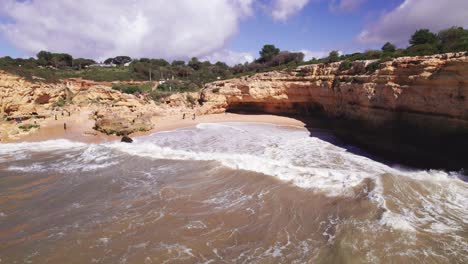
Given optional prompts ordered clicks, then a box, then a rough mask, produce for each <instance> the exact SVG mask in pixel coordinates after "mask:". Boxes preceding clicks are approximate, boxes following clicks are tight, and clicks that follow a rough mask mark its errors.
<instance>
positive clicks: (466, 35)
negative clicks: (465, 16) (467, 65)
mask: <svg viewBox="0 0 468 264" xmlns="http://www.w3.org/2000/svg"><path fill="white" fill-rule="evenodd" d="M437 36H438V38H439V41H440V50H441V51H442V52H458V51H468V30H465V29H463V28H462V27H451V28H448V29H445V30H442V31H440V32H439V34H438V35H437Z"/></svg>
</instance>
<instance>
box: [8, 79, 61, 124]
mask: <svg viewBox="0 0 468 264" xmlns="http://www.w3.org/2000/svg"><path fill="white" fill-rule="evenodd" d="M64 98H66V92H65V85H63V84H57V85H54V84H44V83H31V82H28V81H26V80H24V79H23V78H21V77H18V76H15V75H12V74H8V73H5V72H2V71H0V115H3V116H11V115H15V116H22V115H30V114H31V113H33V112H38V111H42V110H44V109H47V108H50V107H52V106H53V105H54V104H56V103H57V102H58V101H60V100H61V99H62V100H63V99H64Z"/></svg>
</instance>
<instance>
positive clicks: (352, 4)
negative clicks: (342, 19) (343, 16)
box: [330, 0, 366, 12]
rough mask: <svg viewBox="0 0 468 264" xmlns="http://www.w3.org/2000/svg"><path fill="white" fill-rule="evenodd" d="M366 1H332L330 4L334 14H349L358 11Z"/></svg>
mask: <svg viewBox="0 0 468 264" xmlns="http://www.w3.org/2000/svg"><path fill="white" fill-rule="evenodd" d="M365 1H366V0H332V1H331V3H330V10H331V11H333V12H340V11H343V12H347V11H353V10H356V9H357V8H358V7H360V6H361V5H362V4H363V3H364V2H365Z"/></svg>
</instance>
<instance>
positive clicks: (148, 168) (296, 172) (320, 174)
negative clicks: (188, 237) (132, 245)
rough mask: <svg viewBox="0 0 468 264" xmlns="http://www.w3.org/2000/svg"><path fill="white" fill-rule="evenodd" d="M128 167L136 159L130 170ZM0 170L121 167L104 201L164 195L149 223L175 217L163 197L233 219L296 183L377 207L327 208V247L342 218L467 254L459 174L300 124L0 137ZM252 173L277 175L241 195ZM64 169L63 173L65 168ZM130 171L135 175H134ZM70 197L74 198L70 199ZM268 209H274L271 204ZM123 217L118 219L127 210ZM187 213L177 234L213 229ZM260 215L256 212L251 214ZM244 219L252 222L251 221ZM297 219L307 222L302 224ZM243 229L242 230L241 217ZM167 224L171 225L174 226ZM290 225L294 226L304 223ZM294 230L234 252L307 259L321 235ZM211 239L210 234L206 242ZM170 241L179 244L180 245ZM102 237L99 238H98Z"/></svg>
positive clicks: (467, 194) (467, 189)
mask: <svg viewBox="0 0 468 264" xmlns="http://www.w3.org/2000/svg"><path fill="white" fill-rule="evenodd" d="M181 161H183V162H181ZM132 163H135V164H138V165H133V164H132ZM152 164H156V165H154V166H153V165H152ZM161 164H165V165H161ZM127 166H134V167H133V169H130V170H127V169H126V167H127ZM188 167H189V168H191V169H189V170H193V174H194V175H198V174H197V171H199V172H200V173H201V175H206V176H203V177H202V178H199V179H198V178H197V180H196V181H190V180H187V179H186V178H190V177H194V176H193V175H192V173H190V172H185V171H186V170H187V169H186V168H188ZM2 168H3V169H2ZM0 170H3V172H2V173H3V174H5V173H9V172H12V173H23V174H30V175H34V174H36V173H42V174H45V175H46V174H49V173H50V172H53V173H59V174H63V175H80V178H79V180H78V179H76V180H74V181H80V180H81V178H82V177H83V175H88V176H89V175H101V174H104V175H105V174H106V172H107V171H112V172H113V171H119V172H117V173H111V175H110V176H109V177H110V179H112V181H111V182H108V183H107V184H109V185H111V186H112V185H114V184H115V182H119V181H122V182H123V183H122V185H121V186H120V187H118V188H117V189H119V188H120V190H122V192H123V193H124V194H125V195H123V196H122V197H120V196H118V197H117V198H114V199H117V201H107V200H106V204H114V203H117V204H118V203H119V201H120V202H121V203H122V206H123V205H125V207H124V208H132V206H133V204H134V203H135V204H146V203H151V201H152V199H155V197H158V199H161V202H162V204H161V205H159V206H158V207H156V208H158V211H155V212H152V211H151V212H150V213H148V214H146V213H145V215H144V217H143V219H147V218H148V219H151V221H150V222H151V223H160V222H161V221H163V222H164V221H165V219H166V218H167V217H174V214H177V213H176V212H177V210H176V208H172V209H173V210H176V211H171V209H169V208H170V206H169V204H172V203H174V204H179V201H185V203H191V202H193V201H197V202H196V203H195V205H193V206H194V208H199V210H205V209H206V210H207V216H209V214H221V213H234V212H242V213H241V215H242V217H241V216H239V219H240V220H239V221H242V220H244V218H243V217H253V218H256V217H259V215H262V214H263V213H264V211H265V210H267V208H269V206H270V207H271V205H267V204H268V203H271V201H272V199H273V200H274V199H275V198H274V197H276V195H277V192H278V191H279V190H281V189H282V188H296V187H299V188H300V189H302V190H301V191H298V190H296V191H295V192H298V193H299V192H300V193H305V194H307V195H309V194H310V193H312V194H313V195H318V196H317V197H322V195H323V196H324V197H327V198H321V199H328V200H334V201H339V202H335V203H330V204H329V205H328V206H332V207H333V205H334V204H337V205H338V206H339V205H340V203H343V201H349V202H350V205H351V204H352V201H356V203H364V204H365V203H366V202H365V201H366V200H367V201H370V203H371V204H372V207H371V208H370V209H368V210H371V211H373V210H374V211H375V210H376V209H375V208H380V211H379V212H380V213H376V214H375V216H372V217H371V218H369V219H366V220H362V219H360V218H359V219H354V218H351V219H347V215H346V214H345V215H340V210H346V209H339V210H338V209H336V210H337V211H336V212H334V211H333V210H334V209H333V210H332V211H330V212H327V214H326V215H325V216H324V219H320V221H319V222H318V223H316V224H317V226H318V227H317V228H319V230H318V231H317V235H318V236H320V237H322V238H323V239H324V240H325V242H326V245H329V246H330V245H334V246H336V244H335V243H336V241H340V239H346V235H345V234H344V233H343V232H344V230H346V229H344V230H340V226H347V227H346V228H351V229H350V230H355V232H357V233H360V232H362V235H363V236H366V234H367V233H369V232H374V231H375V232H377V233H378V234H381V235H382V236H384V237H387V238H388V237H393V239H395V237H397V238H398V239H401V240H398V242H399V243H400V244H402V245H407V246H408V245H416V244H418V243H419V242H418V241H419V240H420V239H421V238H420V236H423V237H426V238H429V240H430V241H433V243H436V242H435V241H436V240H434V239H435V238H438V239H439V240H440V243H443V244H444V250H445V252H451V254H453V256H455V259H460V258H464V257H466V256H468V242H467V239H466V230H467V228H468V226H467V225H468V213H467V208H468V185H467V183H466V182H464V181H463V180H461V179H460V178H459V176H460V175H458V174H457V173H454V172H450V173H449V172H444V171H437V170H429V171H424V170H411V169H402V168H396V167H390V166H387V165H385V164H383V163H380V162H378V161H375V160H373V159H371V158H368V157H364V156H360V155H357V154H354V153H352V152H349V151H348V150H347V149H345V148H343V147H339V146H337V145H335V144H334V142H333V141H330V140H329V138H327V139H321V138H317V137H310V136H309V133H308V132H307V131H306V130H304V129H301V128H297V127H291V126H278V125H269V124H256V123H222V124H199V125H198V126H197V127H194V128H184V129H179V130H174V131H166V132H160V133H156V134H153V135H149V136H144V137H139V138H135V141H134V143H133V144H126V143H120V142H112V143H103V144H84V143H77V142H71V141H67V140H54V141H47V142H40V143H15V144H0ZM220 171H223V173H226V171H231V172H232V173H234V172H235V173H236V174H238V177H239V178H237V177H234V178H229V179H230V180H229V182H224V181H225V180H226V179H224V178H223V177H220V176H219V174H220ZM252 172H253V173H255V175H257V174H258V175H259V176H258V177H260V178H265V177H266V176H271V177H272V178H274V179H277V180H279V181H277V182H276V183H270V185H269V186H268V187H267V188H266V187H261V188H260V189H259V190H256V189H253V190H251V192H250V193H248V192H246V190H247V189H249V185H248V184H245V183H243V182H242V181H245V180H246V179H248V178H246V176H245V175H250V174H251V173H252ZM183 173H188V174H183ZM129 175H139V176H129ZM165 175H168V176H165ZM179 175H185V176H184V177H186V178H182V179H179V178H178V177H180V176H179ZM262 175H263V176H262ZM64 177H65V179H66V177H67V176H64ZM132 177H136V178H137V180H135V179H133V178H132ZM161 177H163V178H161ZM197 177H198V176H197ZM200 177H201V176H200ZM249 177H254V176H249ZM255 177H257V176H255ZM104 179H105V177H103V180H104ZM167 182H174V184H175V186H170V187H167V186H165V185H166V184H167ZM218 182H220V184H218ZM281 182H283V183H281ZM284 183H287V184H284ZM179 184H182V186H185V185H186V186H198V187H197V188H201V189H203V188H204V186H211V187H209V189H208V190H207V191H205V192H203V195H206V197H203V198H200V199H199V200H197V198H196V195H194V194H193V193H192V192H196V189H190V190H191V191H190V192H189V193H185V194H181V193H180V192H181V189H184V188H186V187H180V186H179ZM231 185H232V186H231ZM282 186H292V187H282ZM296 189H297V188H296ZM117 193H118V192H117ZM312 194H310V195H312ZM93 195H94V194H93ZM194 196H195V197H194ZM293 197H294V196H293ZM314 197H315V196H314ZM363 197H364V198H363ZM148 199H149V200H148ZM362 199H364V200H362ZM132 201H133V202H132ZM363 201H364V202H363ZM277 202H280V201H277ZM297 202H298V201H297ZM311 202H313V200H311ZM76 204H79V205H80V206H79V207H77V206H75V205H76ZM326 204H328V203H326ZM140 206H141V205H140ZM166 206H169V208H166ZM179 206H180V205H179ZM303 206H306V205H303ZM366 206H367V205H366ZM88 207H89V205H88V206H87V205H86V202H85V201H73V203H72V204H70V205H67V207H66V208H68V209H67V210H70V208H72V209H73V210H85V209H86V208H88ZM143 207H144V206H143ZM293 207H294V206H293ZM110 208H112V207H110ZM151 208H152V207H151ZM272 208H274V207H272ZM0 209H1V208H0ZM275 210H278V216H277V217H278V218H281V217H283V212H285V213H286V214H287V215H290V214H291V215H293V216H294V219H295V220H294V221H298V220H297V219H299V216H295V214H297V212H296V211H297V210H299V211H301V210H302V209H301V208H296V209H295V210H296V211H293V212H290V211H288V210H289V208H288V207H284V205H283V206H280V208H275V209H273V211H275ZM1 211H2V212H3V210H1ZM377 211H378V210H377ZM377 211H376V212H377ZM6 214H7V215H10V214H11V213H10V212H7V213H6ZM269 214H273V213H272V212H269ZM111 215H112V214H111ZM265 215H268V214H265ZM114 217H117V216H114ZM122 217H123V219H125V218H126V217H130V216H122ZM184 217H187V216H184ZM191 217H192V216H191ZM191 217H188V218H187V221H185V222H184V223H180V230H181V231H180V232H182V233H183V234H185V233H184V232H189V233H190V234H191V233H193V232H208V233H209V234H211V233H210V232H214V233H216V232H218V231H217V230H218V228H219V227H216V228H214V229H213V226H212V223H211V222H212V220H210V219H212V218H209V217H208V218H206V219H198V218H196V217H195V218H194V219H192V218H191ZM308 217H312V218H313V217H317V221H318V220H319V216H315V215H313V216H310V215H307V214H305V213H304V215H301V216H300V219H306V218H308ZM269 218H270V216H265V218H262V219H269ZM115 219H117V218H115ZM131 219H132V220H131V221H132V224H131V225H130V226H133V225H138V223H139V221H140V220H137V219H139V218H138V216H136V215H135V216H131ZM184 219H185V218H184ZM245 220H246V221H247V220H248V219H245ZM99 221H102V219H101V220H99ZM257 221H260V220H258V219H257ZM265 221H266V220H265ZM291 221H293V220H291ZM133 222H136V223H133ZM228 222H229V221H228ZM267 222H268V221H267ZM171 223H172V222H171ZM223 223H224V222H223ZM247 223H250V220H248V221H247ZM288 223H289V222H288ZM139 224H141V223H139ZM172 224H174V223H172ZM302 225H307V224H306V222H304V223H303V224H302ZM349 226H351V227H349ZM244 227H245V228H247V227H248V224H246V225H244ZM129 228H130V227H129ZM132 228H133V227H132ZM132 228H130V229H132ZM173 228H175V229H177V227H176V226H173ZM297 228H298V230H301V229H302V228H304V227H303V226H299V227H297ZM371 229H372V230H374V231H372V230H371ZM239 230H240V229H237V231H236V230H224V232H228V233H229V234H230V235H229V236H228V237H232V238H236V236H237V235H236V234H237V233H238V232H239ZM295 232H296V231H294V230H285V231H284V232H281V234H278V237H277V238H275V239H273V241H274V242H272V243H271V244H269V245H268V246H265V247H263V248H258V249H257V250H254V251H245V252H239V253H238V255H237V257H238V258H241V259H243V260H246V261H247V260H252V256H256V257H257V258H259V259H276V260H283V261H286V260H288V258H286V257H285V256H288V254H292V253H291V252H295V250H298V249H300V252H299V251H298V252H296V253H294V254H292V255H294V256H297V258H302V259H307V254H319V255H320V254H322V253H319V252H322V251H320V249H319V247H318V246H317V245H319V244H320V243H319V242H317V241H316V239H317V238H316V237H314V238H310V237H309V238H307V237H303V238H302V239H298V240H297V241H294V238H297V237H298V236H302V235H303V234H304V233H301V232H299V231H297V232H299V233H295ZM59 233H60V232H59ZM62 233H64V232H62ZM216 234H217V236H220V237H223V236H224V235H223V234H222V233H219V234H218V233H216ZM384 234H385V235H384ZM395 234H398V235H395ZM61 236H62V235H61ZM102 237H106V238H107V236H100V237H99V238H96V239H95V240H94V241H99V239H100V238H102ZM148 239H149V238H148ZM236 239H239V238H236ZM349 239H352V238H349ZM366 239H371V238H366ZM382 239H383V238H382ZM106 241H108V242H106V243H105V244H106V246H110V247H111V246H112V245H111V244H112V242H113V241H115V238H109V240H106ZM352 241H354V242H353V243H358V242H359V243H361V242H362V243H363V244H361V247H362V248H366V247H367V246H368V245H369V243H371V242H365V240H363V241H355V240H352ZM145 243H146V242H145ZM161 243H162V242H161ZM161 243H159V244H158V245H159V247H157V250H166V249H164V248H163V247H160V245H168V246H167V250H169V251H170V252H169V253H171V252H172V253H174V252H176V250H175V248H174V247H170V246H169V245H170V244H169V243H162V244H161ZM213 243H214V242H213V241H211V240H210V241H209V243H208V245H212V244H213ZM366 243H367V244H366ZM372 243H377V242H376V241H374V242H372ZM372 243H371V244H372ZM395 243H396V242H395ZM437 243H439V242H437ZM136 244H138V243H136ZM175 244H180V245H182V244H181V243H175ZM99 245H101V246H102V245H103V243H100V244H99ZM314 245H315V246H314ZM343 245H345V244H343ZM150 246H151V244H148V247H150ZM226 246H227V245H226ZM387 246H388V245H387ZM314 247H315V248H314ZM220 248H222V246H220V245H218V246H217V247H216V248H214V249H213V251H212V252H214V253H215V255H214V256H215V258H218V260H220V259H221V257H222V259H224V260H225V261H227V260H232V261H234V260H240V259H234V258H232V259H229V258H228V257H227V256H226V255H223V252H221V251H218V250H219V249H220ZM391 248H394V249H395V250H396V249H397V248H398V245H397V244H395V245H392V246H391ZM187 250H192V251H184V252H193V254H192V255H191V254H188V255H187V259H191V258H192V259H193V258H195V259H196V258H197V255H196V251H194V250H193V248H190V247H187ZM349 250H351V251H352V250H356V249H349ZM288 252H289V253H288ZM305 252H308V253H307V254H306V253H305ZM172 253H171V254H172ZM179 253H180V252H178V253H177V254H179ZM405 254H407V255H408V256H411V257H417V256H420V254H426V255H427V256H430V257H431V258H434V259H437V260H441V259H449V258H446V257H445V256H444V257H441V253H440V251H439V249H438V248H426V249H424V251H419V250H418V249H417V248H413V249H412V251H408V252H406V253H405ZM292 255H290V256H292ZM378 255H379V254H378V253H376V252H374V253H372V252H371V251H369V254H368V256H366V259H368V260H372V259H375V258H377V259H379V257H378ZM436 262H437V261H436Z"/></svg>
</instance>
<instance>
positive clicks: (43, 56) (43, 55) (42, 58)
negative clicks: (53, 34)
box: [36, 50, 52, 66]
mask: <svg viewBox="0 0 468 264" xmlns="http://www.w3.org/2000/svg"><path fill="white" fill-rule="evenodd" d="M36 57H37V60H38V64H39V65H42V66H46V65H49V64H50V61H51V59H52V53H50V52H48V51H44V50H41V51H39V53H37V55H36Z"/></svg>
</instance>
